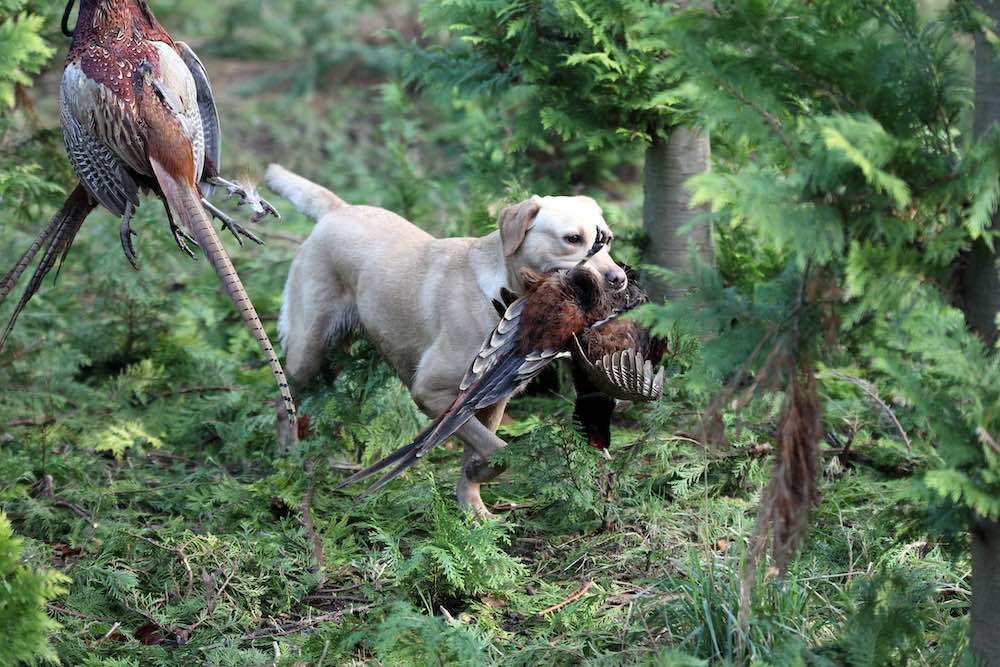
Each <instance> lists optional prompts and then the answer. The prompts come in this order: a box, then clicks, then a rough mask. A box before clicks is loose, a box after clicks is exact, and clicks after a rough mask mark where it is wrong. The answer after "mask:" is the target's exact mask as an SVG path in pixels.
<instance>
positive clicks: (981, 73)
mask: <svg viewBox="0 0 1000 667" xmlns="http://www.w3.org/2000/svg"><path fill="white" fill-rule="evenodd" d="M979 5H980V8H981V9H982V10H983V11H984V12H986V13H987V14H989V16H990V17H991V18H992V19H993V20H994V21H995V22H1000V21H998V20H1000V0H981V2H980V3H979ZM995 122H1000V67H998V65H997V61H996V57H995V55H994V54H993V50H992V48H991V47H990V45H989V44H988V43H987V41H986V39H985V36H983V35H982V34H978V33H977V34H976V115H975V120H974V126H973V132H974V134H975V136H976V137H979V136H981V135H982V134H983V133H984V132H986V131H987V130H988V129H989V128H990V127H991V126H992V125H993V123H995ZM992 227H993V228H994V229H997V228H1000V215H997V216H994V218H993V225H992ZM965 260H966V262H965V266H964V267H963V269H962V275H961V286H962V310H963V311H964V312H965V318H966V321H967V322H968V323H969V326H970V327H972V329H973V330H974V331H976V332H977V333H978V334H979V335H980V336H982V337H983V338H984V339H985V340H986V341H987V343H988V344H989V345H990V346H991V347H992V345H993V344H994V343H995V342H996V340H997V328H996V315H997V312H1000V274H998V273H997V257H996V254H995V253H993V252H990V250H989V248H987V247H986V244H985V243H982V242H977V243H976V244H975V245H974V247H973V248H972V251H971V252H969V254H968V255H967V256H966V258H965ZM969 644H970V647H971V649H972V653H973V654H974V655H975V656H976V657H977V658H979V659H980V660H982V661H984V663H985V664H986V665H988V666H989V667H1000V522H997V521H993V520H990V519H986V518H983V517H978V518H977V519H976V522H975V525H974V526H973V527H972V608H971V609H970V611H969Z"/></svg>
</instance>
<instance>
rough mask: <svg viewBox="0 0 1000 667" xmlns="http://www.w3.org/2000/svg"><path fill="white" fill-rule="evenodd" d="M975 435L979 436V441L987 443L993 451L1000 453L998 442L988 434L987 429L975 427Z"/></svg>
mask: <svg viewBox="0 0 1000 667" xmlns="http://www.w3.org/2000/svg"><path fill="white" fill-rule="evenodd" d="M976 435H978V436H979V440H980V441H981V442H983V443H984V444H987V445H989V446H990V447H992V448H993V451H995V452H996V453H997V454H1000V443H998V442H997V441H996V439H994V437H993V436H992V435H990V432H989V431H987V430H986V429H985V428H983V427H982V426H980V427H978V428H976Z"/></svg>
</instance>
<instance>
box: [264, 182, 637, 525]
mask: <svg viewBox="0 0 1000 667" xmlns="http://www.w3.org/2000/svg"><path fill="white" fill-rule="evenodd" d="M267 183H268V185H269V186H270V187H271V189H272V190H274V191H275V192H277V193H278V194H280V195H282V196H284V197H286V198H287V199H289V200H290V201H291V202H292V204H294V205H295V207H296V208H298V209H299V210H300V211H302V212H303V213H305V214H307V215H310V216H312V217H313V218H315V219H316V220H317V221H318V223H317V225H316V227H315V229H314V230H313V232H312V234H311V235H310V236H309V238H308V239H306V241H305V242H304V243H303V244H302V247H301V248H300V249H299V252H298V254H297V255H296V256H295V260H294V261H293V262H292V266H291V270H290V271H289V274H288V282H287V283H286V285H285V293H284V299H283V303H282V306H281V316H280V318H279V321H278V335H279V337H280V340H281V342H282V345H283V346H284V352H285V357H286V360H285V370H286V372H287V373H288V375H289V377H290V379H291V381H292V383H293V385H294V386H295V387H297V388H301V387H302V386H303V385H305V384H306V383H307V382H308V381H309V380H310V379H311V378H312V377H313V376H314V375H315V374H316V372H317V371H318V370H319V369H320V366H321V364H322V363H323V360H324V359H325V358H326V355H325V352H326V350H327V349H328V348H330V347H331V346H335V345H339V344H341V343H342V342H343V341H344V340H345V339H346V338H348V337H349V336H350V335H351V334H352V333H355V332H357V333H362V334H363V335H364V336H365V337H366V338H367V339H369V340H370V341H371V342H372V343H373V344H374V345H375V347H376V348H377V349H378V351H379V353H380V354H381V355H382V356H383V357H384V358H385V359H386V360H387V361H388V362H389V364H391V365H392V367H393V368H394V369H395V371H396V373H398V374H399V377H400V378H401V379H402V380H403V382H405V383H406V384H407V386H408V387H409V390H410V393H411V394H412V396H413V399H414V400H415V401H416V403H417V405H419V406H420V408H421V410H423V411H424V412H425V413H426V414H427V415H428V416H430V417H436V416H437V415H438V414H440V413H441V412H443V411H444V410H445V409H447V408H448V406H449V405H450V404H451V402H452V401H453V400H454V399H455V396H456V394H457V391H458V386H459V384H460V383H461V381H462V377H463V375H464V374H465V371H466V370H467V367H468V365H469V361H470V360H471V359H472V358H473V357H475V355H476V353H477V352H478V351H479V346H480V345H481V344H482V342H483V339H484V338H485V337H486V336H487V335H488V334H489V333H490V332H491V331H492V329H493V327H494V326H496V323H497V313H496V310H495V309H494V308H493V305H492V299H494V298H497V297H498V296H499V293H500V289H501V288H502V287H506V288H508V289H511V290H513V291H515V292H520V291H521V289H522V285H521V282H520V270H521V269H522V268H529V269H532V270H534V271H542V272H544V271H549V270H551V269H558V268H569V267H572V266H573V265H575V264H576V263H577V262H578V261H580V259H582V258H583V257H584V256H585V255H586V254H587V251H588V250H589V249H590V247H591V245H592V244H593V243H594V240H595V238H596V236H597V230H598V229H601V230H602V231H603V232H604V233H605V234H606V235H607V236H608V238H609V239H611V238H613V235H612V233H611V230H610V229H609V228H608V224H607V222H605V220H604V217H603V215H602V213H601V208H600V207H599V206H598V205H597V203H596V202H595V201H594V200H593V199H591V198H590V197H538V196H534V197H531V199H528V200H526V201H524V202H521V203H520V204H516V205H514V206H510V207H508V208H506V209H504V210H503V211H501V213H500V216H499V223H498V227H499V228H498V229H497V231H495V232H493V233H492V234H488V235H486V236H483V237H480V238H447V239H437V238H434V237H433V236H431V235H430V234H428V233H427V232H425V231H423V230H422V229H420V228H419V227H416V226H415V225H413V224H412V223H410V222H409V221H407V220H405V219H403V218H401V217H400V216H398V215H396V214H395V213H392V212H391V211H387V210H385V209H382V208H377V207H373V206H353V205H349V204H347V203H346V202H344V201H343V200H342V199H340V198H339V197H337V195H335V194H333V193H332V192H330V191H329V190H327V189H326V188H324V187H322V186H320V185H317V184H316V183H313V182H311V181H309V180H307V179H305V178H303V177H301V176H298V175H296V174H294V173H292V172H290V171H288V170H286V169H284V168H282V167H281V166H279V165H271V166H270V167H269V168H268V170H267ZM610 245H611V244H610V241H609V243H608V244H607V245H606V246H605V247H604V248H603V249H602V250H601V251H600V252H599V253H597V254H596V255H595V256H594V257H593V258H592V259H591V260H590V261H589V262H588V264H587V266H588V267H590V269H591V270H593V271H595V272H596V273H598V274H599V275H601V276H602V277H603V278H604V279H605V281H606V282H607V284H608V285H609V286H611V287H612V288H615V289H622V288H624V287H625V286H626V280H627V279H626V276H625V271H624V270H623V269H622V268H621V267H620V266H618V265H617V264H616V263H615V262H614V260H613V259H612V258H611V255H610V252H609V249H610ZM505 407H506V403H505V402H504V403H500V404H497V405H496V406H493V407H492V408H489V409H487V410H484V411H482V412H481V413H480V414H479V415H477V416H478V418H479V419H478V421H477V420H475V419H473V420H470V421H469V422H468V423H467V424H466V426H464V427H463V428H462V429H461V430H459V431H458V436H459V437H460V438H461V439H462V441H463V442H464V443H465V444H466V448H465V462H464V464H463V467H462V475H461V477H460V479H459V482H458V489H457V493H458V499H459V502H460V503H461V504H463V505H466V506H469V507H471V509H473V511H475V512H476V513H477V514H480V515H488V512H487V511H486V508H485V506H484V505H483V501H482V499H481V498H480V495H479V485H480V484H481V483H482V482H485V481H488V480H490V479H492V478H493V477H495V476H496V475H497V474H498V473H499V472H500V470H497V469H496V468H494V467H492V466H489V465H485V462H486V460H487V459H488V458H489V457H490V455H491V454H492V453H493V452H494V451H496V450H497V448H499V447H503V446H504V442H503V440H501V439H500V438H498V437H497V436H496V434H495V431H496V428H497V426H498V425H499V424H500V418H501V417H502V416H503V411H504V408H505ZM279 413H280V410H279ZM279 438H280V440H281V442H282V445H283V446H284V447H285V448H286V449H287V448H289V447H291V446H292V445H294V443H295V438H296V433H294V429H293V428H289V427H288V425H287V424H284V420H283V416H282V415H281V414H279Z"/></svg>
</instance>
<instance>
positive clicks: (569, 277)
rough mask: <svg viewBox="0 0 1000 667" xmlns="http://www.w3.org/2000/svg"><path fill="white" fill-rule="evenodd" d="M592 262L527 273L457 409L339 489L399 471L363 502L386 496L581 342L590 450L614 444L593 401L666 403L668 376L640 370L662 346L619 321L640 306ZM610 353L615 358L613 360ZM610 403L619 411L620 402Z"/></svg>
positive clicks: (605, 419)
mask: <svg viewBox="0 0 1000 667" xmlns="http://www.w3.org/2000/svg"><path fill="white" fill-rule="evenodd" d="M599 248H600V244H599V243H595V247H594V248H592V249H591V253H590V254H591V255H593V254H594V253H595V252H596V251H597V250H599ZM585 262H586V260H584V261H583V262H581V263H580V264H578V265H577V266H576V267H574V268H572V269H569V270H561V271H554V272H550V273H547V274H544V275H542V274H537V273H533V272H524V274H523V275H522V278H523V282H524V284H525V287H526V290H525V293H524V295H523V296H521V297H519V298H515V299H513V300H512V301H510V303H509V305H508V306H507V307H506V308H505V309H503V314H502V316H501V319H500V322H499V323H498V324H497V326H496V328H495V329H494V330H493V333H492V334H491V335H490V336H489V337H488V338H487V339H486V341H484V343H483V345H482V347H481V349H480V351H479V354H477V355H476V358H475V359H474V360H473V361H472V364H471V366H470V368H469V370H468V372H467V373H466V375H465V378H464V379H463V381H462V383H461V385H460V388H459V389H460V391H459V394H458V396H457V397H456V398H455V400H454V402H453V403H452V404H451V406H450V407H449V408H448V409H447V410H445V411H444V412H443V413H442V414H441V415H439V416H438V417H437V418H436V419H435V420H434V421H433V422H432V423H431V424H430V426H428V427H427V428H426V429H424V431H423V432H421V434H420V435H419V436H417V438H416V439H415V440H414V441H413V442H412V443H410V444H409V445H406V446H405V447H402V448H400V449H398V450H396V451H395V452H393V453H392V454H390V455H389V456H387V457H385V458H383V459H382V460H381V461H378V462H377V463H375V464H374V465H372V466H370V467H368V468H366V469H365V470H362V471H360V472H358V473H356V474H354V475H352V476H351V477H349V478H348V479H346V480H344V481H343V482H342V483H341V484H340V485H339V486H338V488H343V487H344V486H347V485H349V484H352V483H354V482H357V481H360V480H362V479H366V478H367V477H370V476H372V475H374V474H375V473H378V472H381V471H383V470H385V469H386V468H389V467H390V466H394V467H393V468H392V469H391V470H390V471H389V472H388V473H386V474H384V475H383V476H382V477H381V478H379V480H378V481H377V482H375V483H374V484H373V485H372V486H371V487H369V488H368V489H367V490H366V491H365V492H364V493H363V494H362V495H363V496H364V495H368V494H371V493H374V492H375V491H377V490H378V489H380V488H382V487H383V486H385V485H386V484H388V483H389V482H390V481H392V480H393V479H395V478H396V477H398V476H399V475H400V474H402V473H403V471H405V470H406V469H407V468H408V467H410V466H411V465H413V464H414V463H416V462H417V461H418V460H419V459H420V458H422V457H423V456H424V454H426V453H427V452H428V451H429V450H430V449H431V448H432V447H434V446H435V445H437V444H440V443H441V442H443V441H444V440H446V439H447V438H448V437H449V436H451V435H452V434H454V433H455V431H457V430H458V429H459V428H461V427H462V425H463V424H465V423H466V422H467V421H468V420H470V419H472V418H473V417H474V415H475V414H476V412H477V411H478V410H481V409H483V408H486V407H489V406H491V405H493V404H495V403H497V402H498V401H500V400H502V399H504V398H507V397H508V396H510V395H511V394H513V393H515V392H516V391H518V390H519V389H521V388H522V387H524V386H525V385H526V384H527V383H528V382H529V381H531V379H532V378H534V377H535V376H537V375H538V374H539V373H540V372H541V371H542V369H543V368H545V367H546V366H547V365H548V364H549V363H550V362H551V361H552V360H553V359H556V358H557V357H559V356H565V353H566V352H569V351H570V350H572V349H573V348H574V347H576V348H579V347H580V346H581V343H580V341H579V340H578V339H577V336H581V335H582V336H584V339H583V340H584V341H585V344H586V346H587V347H588V349H592V350H593V352H594V353H595V354H597V355H598V356H595V357H594V360H593V361H590V360H586V363H581V362H579V361H578V366H580V371H579V372H580V379H579V382H580V385H579V386H580V387H582V388H583V389H582V393H583V394H584V396H583V401H584V402H583V403H582V404H579V403H578V406H577V408H578V412H580V415H579V416H580V418H581V422H582V424H583V427H584V429H585V430H586V431H587V433H588V439H589V440H590V442H591V443H592V444H597V443H598V442H603V443H604V445H605V446H606V445H607V441H608V438H607V436H604V439H603V441H602V440H601V439H600V436H601V435H602V434H605V433H607V432H608V431H609V429H610V418H611V412H610V411H607V412H606V414H605V412H604V411H603V407H604V405H603V404H602V405H601V409H600V410H589V409H588V401H592V400H593V394H595V393H599V392H602V391H612V392H614V394H613V396H615V397H619V398H629V399H632V400H635V399H636V398H639V397H641V396H642V395H643V392H644V391H645V392H646V394H647V395H648V396H649V398H648V399H647V400H652V399H653V398H655V396H653V394H654V392H655V394H656V395H658V392H659V389H660V388H661V387H662V382H663V376H662V373H660V374H658V375H657V376H655V377H653V376H652V375H651V373H648V372H647V371H649V370H650V369H651V368H652V365H651V364H647V363H645V361H644V360H643V359H642V358H641V356H640V357H639V359H638V363H636V357H637V353H636V351H635V347H636V345H639V346H642V345H644V344H645V345H646V348H645V349H646V351H647V352H650V351H652V352H653V353H654V354H657V355H662V346H659V347H656V346H652V347H651V346H650V345H649V344H648V343H644V341H646V340H647V339H650V337H649V336H648V332H646V335H645V336H644V335H643V334H642V331H643V330H642V329H641V327H637V325H635V324H634V323H632V322H625V321H619V320H617V319H615V318H616V317H617V315H618V314H620V313H621V312H622V311H623V310H624V308H623V305H624V302H625V300H628V299H629V298H630V296H632V297H633V298H634V293H632V292H629V293H625V292H622V293H620V294H614V295H612V294H611V293H609V292H608V291H607V290H606V288H605V287H604V285H603V282H602V280H601V278H600V277H598V276H597V275H596V274H595V273H594V272H592V271H590V270H588V269H587V268H585V267H584V266H583V265H584V264H585ZM634 305H635V304H634V303H633V304H632V306H634ZM499 307H502V306H499ZM499 307H498V309H499ZM629 307H631V306H629ZM623 341H626V342H630V343H631V342H634V343H635V344H636V345H633V346H632V348H633V349H629V350H626V349H625V348H621V347H615V345H618V344H620V343H622V342H623ZM605 353H609V354H610V356H605ZM616 353H617V356H616ZM657 361H658V359H657ZM609 373H611V375H609ZM615 373H617V374H616V375H615ZM644 373H645V375H649V378H646V377H645V375H644ZM647 379H648V382H647ZM608 400H609V401H611V407H612V408H613V407H614V398H609V399H608ZM591 433H593V434H594V435H593V437H591V436H590V434H591Z"/></svg>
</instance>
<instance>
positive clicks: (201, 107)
mask: <svg viewBox="0 0 1000 667" xmlns="http://www.w3.org/2000/svg"><path fill="white" fill-rule="evenodd" d="M175 44H177V51H178V53H180V56H181V60H183V61H184V64H185V65H186V66H187V68H188V70H189V71H190V72H191V76H192V77H193V78H194V85H195V89H196V90H197V92H198V96H197V99H198V112H199V114H200V115H201V131H202V135H203V136H204V138H205V169H203V170H202V173H201V174H199V177H200V178H201V179H202V181H204V180H205V178H206V176H210V175H212V174H207V173H205V172H206V171H208V169H209V168H211V169H212V170H214V173H215V174H218V173H220V172H221V171H222V130H221V129H220V127H219V111H218V110H217V109H216V108H215V97H214V96H213V95H212V85H211V84H210V83H209V81H208V73H207V72H206V71H205V66H204V65H202V64H201V60H200V59H199V58H198V55H197V54H196V53H195V52H194V50H193V49H192V48H191V47H190V46H188V45H187V44H185V43H184V42H175ZM205 188H206V186H205V185H203V186H202V189H205ZM206 194H209V193H208V192H206Z"/></svg>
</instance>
